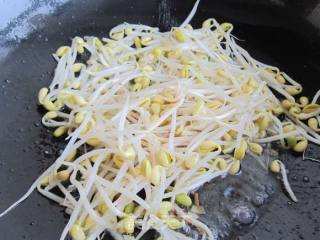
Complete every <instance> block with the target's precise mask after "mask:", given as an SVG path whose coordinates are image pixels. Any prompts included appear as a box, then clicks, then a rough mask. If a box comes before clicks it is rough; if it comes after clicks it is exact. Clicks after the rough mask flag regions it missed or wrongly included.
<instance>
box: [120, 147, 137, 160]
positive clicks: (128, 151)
mask: <svg viewBox="0 0 320 240" xmlns="http://www.w3.org/2000/svg"><path fill="white" fill-rule="evenodd" d="M120 152H121V156H122V157H123V158H124V159H125V160H134V159H135V158H136V155H137V153H136V150H135V149H134V147H133V146H132V145H129V146H125V147H123V148H121V149H120Z"/></svg>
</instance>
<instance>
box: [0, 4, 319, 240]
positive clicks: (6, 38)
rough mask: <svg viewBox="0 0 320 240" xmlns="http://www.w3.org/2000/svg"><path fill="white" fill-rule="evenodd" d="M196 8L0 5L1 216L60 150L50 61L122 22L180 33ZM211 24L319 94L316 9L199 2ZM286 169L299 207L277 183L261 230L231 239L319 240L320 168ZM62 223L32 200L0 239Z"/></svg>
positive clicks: (54, 231)
mask: <svg viewBox="0 0 320 240" xmlns="http://www.w3.org/2000/svg"><path fill="white" fill-rule="evenodd" d="M14 4H16V5H14ZM193 4H194V1H191V0H188V1H178V0H172V1H169V0H149V1H145V0H136V1H128V0H127V1H125V0H117V1H114V0H91V1H85V0H78V1H76V0H74V1H67V0H46V1H18V0H17V1H6V0H2V1H0V15H1V18H0V24H1V25H0V73H1V74H0V86H1V88H0V114H1V115H0V123H1V124H0V147H1V150H0V210H1V211H2V210H4V209H5V208H7V207H8V206H9V205H10V204H11V203H13V202H14V201H15V200H17V199H18V198H19V197H20V196H21V195H22V193H24V192H25V191H26V190H27V189H28V188H29V186H30V185H31V183H32V182H33V181H34V180H35V179H36V177H37V176H38V175H39V174H40V173H41V172H42V171H43V170H44V169H46V167H48V166H49V165H50V164H51V163H52V162H53V161H54V160H55V157H56V156H57V155H58V154H59V151H60V149H61V148H62V146H63V143H62V142H61V141H57V140H55V139H54V138H52V137H51V134H50V132H51V131H50V130H48V129H45V128H44V127H42V126H41V124H40V119H41V108H39V107H38V105H37V98H36V95H37V92H38V90H39V89H40V88H41V87H42V86H44V85H48V83H49V82H50V81H51V79H52V74H53V69H54V67H55V62H54V60H53V58H52V57H51V53H53V52H54V51H55V49H57V48H58V47H59V46H60V45H65V44H69V42H70V38H71V37H74V36H76V35H79V36H83V35H97V36H105V35H106V34H107V33H108V30H109V29H110V28H111V27H113V26H115V25H117V24H119V23H122V22H124V21H126V22H131V23H143V24H148V25H152V26H160V28H161V29H163V30H168V29H169V28H170V27H171V26H176V25H179V24H180V23H182V21H183V20H184V18H185V17H186V16H187V14H188V13H189V11H190V10H191V8H192V6H193ZM209 17H214V18H216V19H217V20H218V21H219V22H222V21H229V22H232V23H233V24H234V26H235V30H234V34H235V35H236V36H237V37H238V38H239V39H240V40H239V44H240V45H242V46H243V47H244V48H246V49H247V50H249V52H250V53H251V54H252V55H253V56H254V57H255V58H257V59H259V60H261V61H263V62H266V63H268V64H271V65H276V66H278V67H279V68H280V69H282V70H283V71H285V72H287V73H288V74H289V75H291V76H292V77H293V78H294V79H296V80H297V81H299V82H301V83H302V84H303V86H304V87H305V90H304V91H305V92H304V93H305V94H306V95H307V96H312V94H314V93H315V91H317V90H318V89H319V88H320V80H319V76H320V60H319V59H320V41H319V40H320V36H319V27H320V5H319V1H318V0H309V1H298V0H292V1H287V0H264V1H263V0H260V1H256V0H255V1H254V0H241V1H240V0H224V1H218V0H215V1H213V0H202V1H201V3H200V5H199V9H198V11H197V13H196V15H195V17H194V19H193V20H192V24H193V25H194V26H198V27H199V26H200V24H201V22H202V21H203V20H205V19H207V18H209ZM307 154H309V155H312V156H313V157H317V155H319V148H318V147H315V146H311V148H309V149H308V152H307ZM281 159H282V160H283V161H284V162H285V164H286V165H287V167H288V170H289V180H290V182H291V184H292V188H293V190H294V191H295V193H296V195H297V197H298V199H299V203H297V204H293V203H291V202H290V201H289V199H288V198H287V196H286V195H285V194H284V193H283V191H281V184H280V181H276V178H275V177H274V176H272V177H273V179H274V181H271V182H272V184H273V186H274V194H272V197H270V199H269V200H268V201H267V203H266V204H265V205H264V206H263V209H261V210H259V215H258V217H257V221H256V222H255V224H254V223H253V224H250V225H249V226H247V227H244V228H241V229H240V228H233V229H232V231H230V232H229V235H228V236H226V237H225V238H226V239H246V240H250V239H261V240H268V239H285V240H298V239H307V240H313V239H314V240H316V239H320V232H319V231H320V223H319V221H320V220H319V217H320V212H319V211H320V203H319V199H320V191H319V188H320V175H319V174H318V172H319V170H320V166H319V165H318V164H317V163H314V162H310V161H302V158H301V156H294V155H291V154H290V153H287V152H283V153H282V154H281ZM233 181H236V182H241V178H238V179H237V178H234V179H233ZM254 181H255V180H254ZM256 181H258V179H256ZM240 185H241V184H240ZM248 185H250V183H248ZM205 188H207V190H208V189H209V190H208V191H212V189H213V188H210V186H206V187H205ZM204 191H206V189H205V190H204ZM210 196H211V195H210V194H209V195H208V194H207V198H206V197H204V199H203V202H205V204H209V203H210V202H212V204H214V203H215V201H217V200H216V199H212V198H210ZM208 197H209V198H208ZM208 202H209V203H208ZM213 214H214V213H213ZM65 223H66V218H65V216H64V212H63V209H62V208H61V207H59V206H58V205H56V204H52V203H51V202H50V201H48V200H47V199H45V198H44V197H42V196H41V195H39V194H38V193H36V192H35V193H33V194H32V195H31V196H30V197H29V198H28V199H27V200H26V201H25V202H23V203H22V205H20V206H19V207H18V208H16V209H15V210H14V211H12V212H10V213H9V214H8V215H6V216H5V217H3V218H1V219H0V232H1V235H0V239H2V240H9V239H10V240H18V239H29V240H38V239H46V240H51V239H52V240H53V239H58V238H59V236H60V233H61V231H62V229H63V227H64V225H65ZM146 239H148V238H146Z"/></svg>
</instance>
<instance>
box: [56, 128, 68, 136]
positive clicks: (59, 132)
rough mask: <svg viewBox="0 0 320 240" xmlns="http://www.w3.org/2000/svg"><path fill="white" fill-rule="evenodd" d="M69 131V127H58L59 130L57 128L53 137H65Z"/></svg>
mask: <svg viewBox="0 0 320 240" xmlns="http://www.w3.org/2000/svg"><path fill="white" fill-rule="evenodd" d="M67 131H68V128H67V127H58V128H56V130H54V132H53V136H55V137H61V136H62V135H64V134H65V133H66V132H67Z"/></svg>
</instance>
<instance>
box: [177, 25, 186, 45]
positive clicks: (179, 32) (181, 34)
mask: <svg viewBox="0 0 320 240" xmlns="http://www.w3.org/2000/svg"><path fill="white" fill-rule="evenodd" d="M174 36H175V38H176V40H177V41H178V42H185V41H187V36H186V35H185V34H184V32H183V31H182V29H179V28H177V29H176V30H175V31H174Z"/></svg>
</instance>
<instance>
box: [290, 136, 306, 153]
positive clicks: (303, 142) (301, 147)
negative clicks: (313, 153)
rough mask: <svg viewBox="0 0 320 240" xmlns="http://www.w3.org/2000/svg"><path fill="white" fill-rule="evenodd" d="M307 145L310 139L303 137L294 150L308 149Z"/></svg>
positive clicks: (302, 150)
mask: <svg viewBox="0 0 320 240" xmlns="http://www.w3.org/2000/svg"><path fill="white" fill-rule="evenodd" d="M307 146H308V140H307V139H302V140H300V141H299V142H298V143H297V144H296V145H295V146H294V147H293V151H295V152H304V151H305V150H306V148H307Z"/></svg>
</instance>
